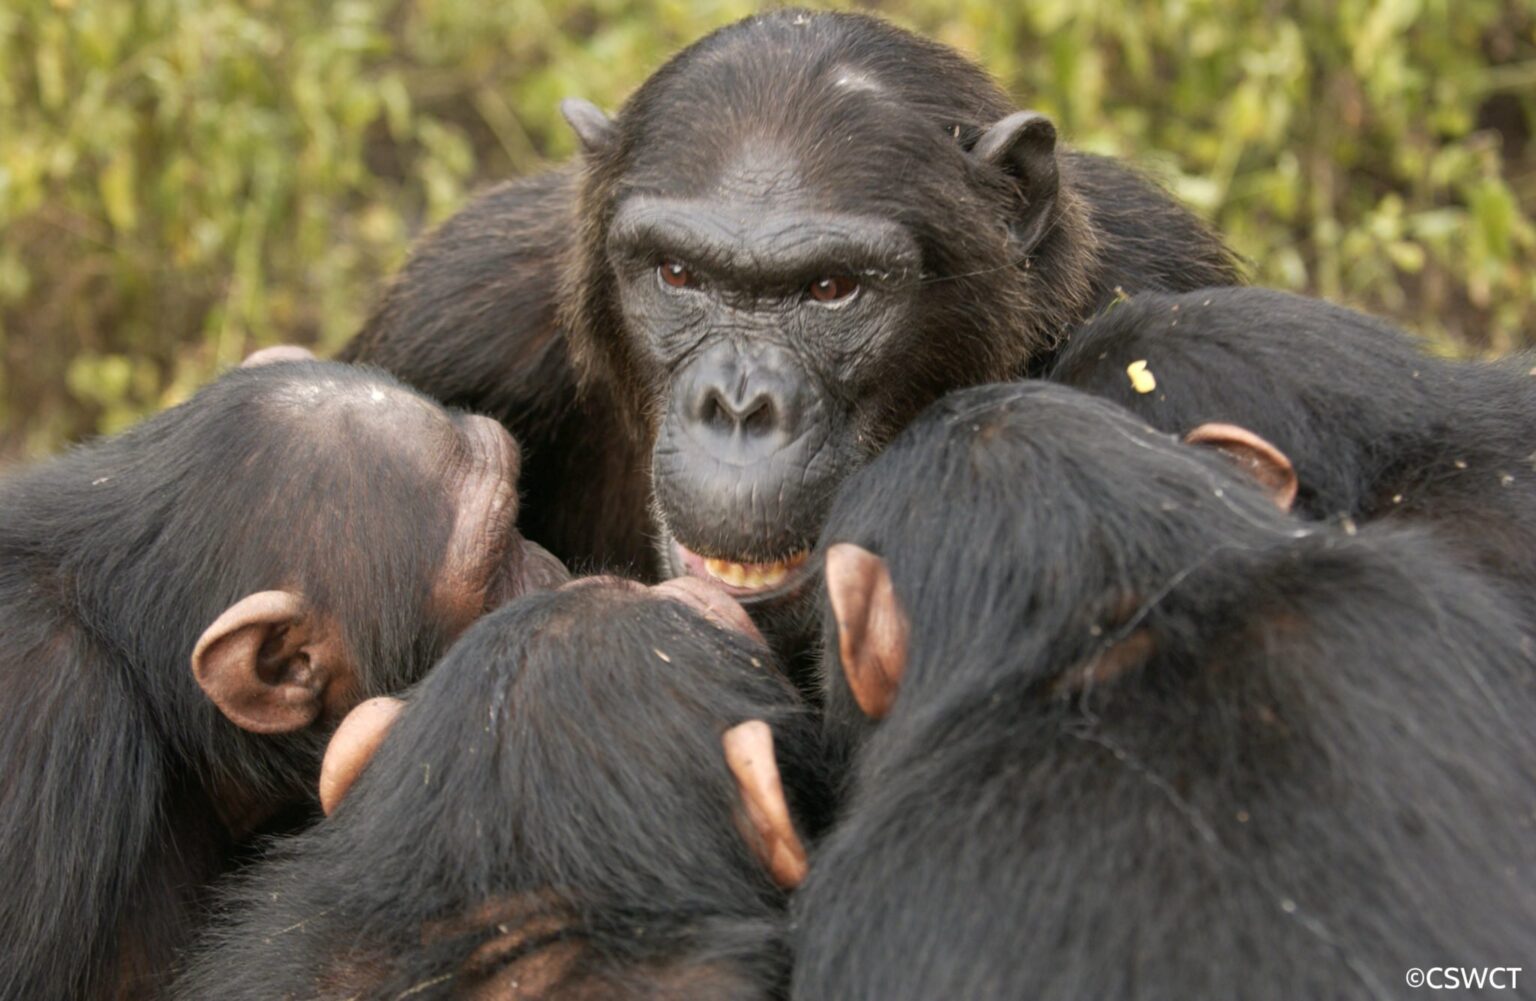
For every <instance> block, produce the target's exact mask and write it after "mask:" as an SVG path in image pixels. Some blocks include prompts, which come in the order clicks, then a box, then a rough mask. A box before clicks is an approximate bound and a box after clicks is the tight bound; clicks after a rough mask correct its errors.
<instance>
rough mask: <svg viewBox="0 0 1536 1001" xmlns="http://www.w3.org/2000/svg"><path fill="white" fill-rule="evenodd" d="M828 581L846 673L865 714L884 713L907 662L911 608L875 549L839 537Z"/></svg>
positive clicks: (897, 689) (830, 553)
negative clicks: (903, 602) (903, 604)
mask: <svg viewBox="0 0 1536 1001" xmlns="http://www.w3.org/2000/svg"><path fill="white" fill-rule="evenodd" d="M826 581H827V597H828V598H829V599H830V600H831V602H832V616H833V618H835V619H836V620H837V652H838V655H839V657H840V658H841V659H842V662H843V675H844V677H846V678H847V679H848V687H849V688H850V689H852V690H853V698H854V701H855V702H857V703H858V704H859V708H860V709H862V710H864V715H866V716H868V717H870V718H871V719H883V718H884V717H885V715H886V714H887V713H889V712H890V711H891V706H892V705H894V704H895V702H896V696H897V695H898V694H899V693H900V691H901V678H902V674H903V673H904V672H905V671H906V668H907V633H908V628H909V627H908V625H907V613H906V612H905V611H904V610H903V609H902V607H901V600H900V599H899V598H897V596H896V588H895V586H894V585H893V584H892V583H891V571H890V569H889V568H888V567H887V566H886V565H885V561H884V560H882V559H881V558H880V557H878V556H876V555H875V554H874V553H872V552H870V551H869V550H867V549H864V548H861V547H859V546H855V545H853V544H852V543H849V542H839V543H838V544H837V545H835V546H833V547H832V548H830V549H828V550H827V565H826Z"/></svg>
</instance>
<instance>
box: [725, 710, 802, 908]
mask: <svg viewBox="0 0 1536 1001" xmlns="http://www.w3.org/2000/svg"><path fill="white" fill-rule="evenodd" d="M720 742H721V745H722V746H723V747H724V749H725V762H726V764H727V765H728V766H729V767H730V769H731V774H732V775H734V776H735V777H736V784H737V787H738V788H739V789H740V791H741V803H742V808H743V810H744V811H745V813H746V818H747V822H748V823H749V824H750V826H751V832H752V834H753V835H755V837H753V838H752V842H753V844H752V847H753V850H754V851H755V852H756V853H757V856H758V860H759V861H761V862H762V863H763V866H764V868H766V869H767V870H768V873H769V875H771V876H772V877H773V879H774V882H776V883H778V884H779V885H780V886H781V887H783V888H784V889H786V890H793V889H794V888H795V887H797V886H799V885H800V883H801V881H803V880H804V879H805V873H806V853H805V845H804V844H802V843H801V841H800V835H799V834H797V833H796V832H795V825H794V822H793V821H792V820H791V819H790V816H789V803H788V801H786V800H785V798H784V785H783V782H782V781H781V780H780V777H779V762H778V759H777V757H775V755H774V751H773V731H772V730H771V729H770V728H769V726H768V724H767V723H765V722H763V721H762V720H748V721H747V722H745V723H739V724H737V725H736V726H733V727H731V728H730V729H729V730H727V731H725V734H724V735H723V736H722V737H721V739H720Z"/></svg>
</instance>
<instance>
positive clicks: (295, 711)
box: [192, 591, 348, 733]
mask: <svg viewBox="0 0 1536 1001" xmlns="http://www.w3.org/2000/svg"><path fill="white" fill-rule="evenodd" d="M347 675H348V671H347V669H346V657H345V654H344V648H343V644H342V641H341V635H340V629H339V627H338V626H337V624H336V623H335V622H334V621H332V620H331V619H330V618H329V617H328V616H320V615H316V614H315V613H314V611H313V610H312V609H311V608H310V607H309V604H308V602H306V601H305V600H304V598H303V597H302V596H300V595H298V594H295V593H294V592H292V591H258V592H256V593H255V594H248V595H246V596H245V597H244V598H241V599H240V600H239V601H237V602H235V603H234V604H233V605H231V606H229V607H228V608H226V609H225V610H224V612H223V614H221V615H220V616H219V617H218V618H217V619H215V620H214V621H213V624H212V625H210V626H209V627H208V628H207V629H205V630H203V635H202V636H200V637H199V638H198V640H197V645H196V646H195V647H193V649H192V676H193V677H194V678H196V679H197V683H198V685H199V686H201V687H202V689H203V693H204V694H205V695H207V696H208V698H209V699H210V700H211V701H212V702H213V704H214V705H216V706H218V707H219V711H220V712H222V713H223V714H224V715H225V716H226V717H227V718H228V719H229V721H230V722H231V723H233V724H235V725H236V726H238V727H240V728H241V729H243V730H249V731H251V732H252V733H292V732H293V731H295V730H301V729H303V728H304V727H306V726H309V725H310V724H311V723H313V722H314V721H315V720H316V719H318V718H319V716H320V713H321V710H322V709H323V708H324V697H325V691H326V688H327V687H329V686H330V685H331V684H332V683H333V682H342V681H344V680H345V679H346V676H347Z"/></svg>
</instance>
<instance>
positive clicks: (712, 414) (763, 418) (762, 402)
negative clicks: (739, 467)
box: [698, 386, 778, 435]
mask: <svg viewBox="0 0 1536 1001" xmlns="http://www.w3.org/2000/svg"><path fill="white" fill-rule="evenodd" d="M698 420H699V422H700V423H701V424H703V425H704V426H706V427H709V428H713V429H715V430H717V431H724V432H727V433H730V432H734V431H737V430H740V431H743V432H745V433H746V434H748V435H764V434H768V433H770V432H772V431H773V430H774V428H775V425H776V424H777V420H778V408H777V407H775V406H774V404H773V397H772V395H771V394H769V393H766V392H760V393H757V394H756V395H754V396H753V397H752V398H751V399H748V400H742V401H740V402H736V401H733V400H731V399H730V398H729V397H728V396H727V395H726V392H725V391H724V390H722V389H721V388H720V387H718V386H708V387H706V388H705V390H704V393H703V395H702V398H701V399H700V401H699V407H698Z"/></svg>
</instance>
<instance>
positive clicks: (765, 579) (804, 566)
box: [672, 539, 811, 604]
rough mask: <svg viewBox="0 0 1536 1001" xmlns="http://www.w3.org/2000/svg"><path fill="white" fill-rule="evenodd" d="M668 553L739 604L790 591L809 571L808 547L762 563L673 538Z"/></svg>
mask: <svg viewBox="0 0 1536 1001" xmlns="http://www.w3.org/2000/svg"><path fill="white" fill-rule="evenodd" d="M672 553H673V557H674V560H675V562H676V564H677V565H678V566H679V567H680V568H681V569H682V571H683V572H684V573H687V574H689V575H691V576H694V577H699V578H702V579H704V580H707V581H709V582H710V583H711V584H714V585H716V586H718V587H720V588H722V589H723V590H724V591H725V592H726V593H728V594H729V595H731V597H733V598H735V599H736V600H737V601H740V602H742V603H743V604H756V603H762V602H768V601H773V600H776V599H778V598H781V597H784V596H785V595H788V594H791V593H792V592H794V591H796V590H798V589H799V588H800V586H801V585H802V584H803V583H804V582H805V581H806V579H807V578H808V577H809V576H810V573H811V571H810V555H811V552H810V550H809V549H802V550H799V551H797V552H793V553H790V554H788V555H786V556H782V557H780V558H779V559H777V560H773V561H770V562H766V563H747V562H744V561H739V560H725V559H719V558H716V557H711V556H705V555H703V554H702V553H696V552H694V551H693V550H691V549H689V548H688V547H687V546H684V545H683V544H682V543H681V542H678V541H677V540H676V539H673V540H672Z"/></svg>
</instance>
